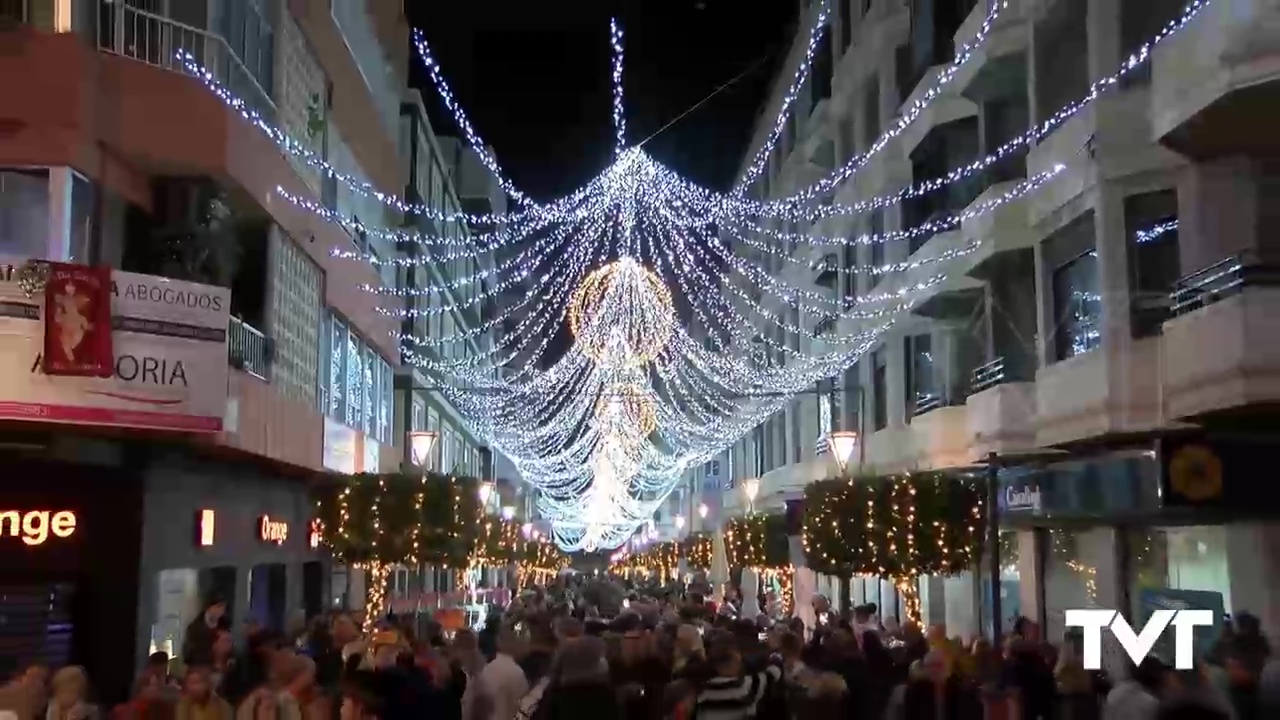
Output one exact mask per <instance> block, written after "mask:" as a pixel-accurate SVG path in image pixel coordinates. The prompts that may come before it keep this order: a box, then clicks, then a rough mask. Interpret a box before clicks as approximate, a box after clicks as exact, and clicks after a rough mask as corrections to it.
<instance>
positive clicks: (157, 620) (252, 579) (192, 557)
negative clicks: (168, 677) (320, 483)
mask: <svg viewBox="0 0 1280 720" xmlns="http://www.w3.org/2000/svg"><path fill="white" fill-rule="evenodd" d="M145 506H146V522H145V524H144V528H143V538H142V540H143V550H142V563H141V567H142V570H141V573H142V582H141V588H142V590H141V597H140V598H139V602H138V607H137V613H138V627H139V632H138V637H137V639H136V642H137V647H138V652H139V653H144V652H154V651H156V650H164V651H167V652H170V653H174V654H176V653H179V652H180V651H181V648H182V641H183V637H184V634H185V629H186V625H187V623H189V622H190V621H191V620H192V618H194V617H195V616H196V615H197V613H199V612H200V610H201V606H202V604H203V603H205V602H206V601H207V600H208V599H209V598H210V597H215V596H216V597H217V598H219V599H221V600H223V601H225V602H226V603H227V614H228V617H229V618H230V621H231V627H232V630H233V632H235V633H236V634H237V636H242V635H243V633H244V631H245V629H246V628H247V627H250V626H260V627H268V628H274V629H277V630H286V629H287V628H288V625H289V624H290V623H291V622H292V621H294V620H295V619H297V618H299V617H306V616H310V615H314V614H315V613H317V612H319V611H320V610H321V609H322V607H323V595H324V588H325V586H326V579H325V574H326V568H325V566H324V564H323V563H322V562H321V556H320V554H319V553H318V552H317V547H316V545H317V542H316V540H317V538H316V537H315V536H314V535H313V532H312V503H311V500H310V497H309V494H308V489H307V485H306V483H305V482H304V481H302V480H300V479H297V478H286V477H280V476H274V475H269V474H267V473H265V472H263V471H261V470H260V469H258V468H257V467H256V466H253V465H250V464H233V463H230V462H226V461H218V462H199V461H197V460H196V459H193V458H189V457H184V456H182V455H178V454H173V455H168V456H161V457H157V458H155V459H153V461H152V463H151V464H150V465H149V467H148V470H147V473H146V492H145Z"/></svg>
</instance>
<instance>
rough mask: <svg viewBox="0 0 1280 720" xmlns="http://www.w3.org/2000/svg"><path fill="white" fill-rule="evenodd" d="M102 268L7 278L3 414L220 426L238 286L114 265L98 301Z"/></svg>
mask: <svg viewBox="0 0 1280 720" xmlns="http://www.w3.org/2000/svg"><path fill="white" fill-rule="evenodd" d="M99 272H103V271H98V270H92V269H89V268H83V267H76V266H64V265H58V264H52V265H51V269H50V273H49V280H48V282H46V283H45V284H44V286H43V288H42V289H41V291H40V293H39V294H32V293H31V289H30V288H26V289H25V290H24V288H23V287H22V285H21V284H20V283H18V282H15V281H12V280H10V281H7V282H0V377H3V378H4V382H3V383H2V384H0V419H4V420H27V421H36V422H57V423H71V424H84V425H107V426H114V427H129V428H153V429H164V430H187V431H200V432H217V431H220V430H221V429H222V418H223V416H224V415H225V413H226V406H227V378H228V373H229V368H228V364H227V322H228V310H229V308H230V305H231V291H230V290H229V289H227V288H220V287H213V286H210V285H201V284H198V283H191V282H184V281H180V280H171V279H168V278H161V277H153V276H150V275H139V274H137V273H127V272H120V271H116V270H111V271H109V272H110V281H109V283H107V284H106V285H105V286H102V287H103V289H104V290H105V291H106V292H107V299H108V300H109V303H100V302H97V301H96V300H95V299H94V297H95V293H96V292H98V291H97V290H94V289H93V288H94V287H95V286H94V285H93V278H94V277H95V276H94V273H99ZM103 307H105V308H106V311H107V312H106V313H103V312H102V308H103ZM102 328H108V329H109V331H110V332H109V333H108V332H104V331H102ZM103 359H107V362H106V363H105V364H106V368H105V371H106V372H103V370H104V368H103V367H101V366H102V364H103V363H102V360H103ZM100 373H101V374H100ZM99 374H100V375H99Z"/></svg>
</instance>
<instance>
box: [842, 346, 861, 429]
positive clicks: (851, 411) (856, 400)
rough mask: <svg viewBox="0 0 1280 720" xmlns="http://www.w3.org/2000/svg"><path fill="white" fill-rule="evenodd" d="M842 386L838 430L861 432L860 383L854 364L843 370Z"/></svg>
mask: <svg viewBox="0 0 1280 720" xmlns="http://www.w3.org/2000/svg"><path fill="white" fill-rule="evenodd" d="M843 384H844V392H843V396H844V397H843V400H841V402H840V405H841V413H840V415H841V420H840V421H839V425H840V429H841V430H861V429H862V423H861V422H860V420H859V417H860V416H861V415H862V381H861V380H860V379H859V378H858V365H857V364H856V363H855V364H854V365H853V366H851V367H849V368H846V369H845V371H844V383H843Z"/></svg>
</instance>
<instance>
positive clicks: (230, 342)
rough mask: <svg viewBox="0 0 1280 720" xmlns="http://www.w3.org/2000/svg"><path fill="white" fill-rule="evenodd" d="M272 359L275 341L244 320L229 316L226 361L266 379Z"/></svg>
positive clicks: (269, 375) (261, 378)
mask: <svg viewBox="0 0 1280 720" xmlns="http://www.w3.org/2000/svg"><path fill="white" fill-rule="evenodd" d="M273 360H275V343H273V342H272V341H271V338H269V337H267V336H266V335H263V334H262V332H261V331H259V330H258V329H256V328H254V327H253V326H252V325H250V324H248V323H246V322H245V321H243V320H239V319H237V318H231V321H230V323H229V325H228V327H227V361H228V362H230V363H231V367H233V368H236V369H237V370H243V371H244V372H246V373H248V374H249V375H252V376H254V377H256V378H258V379H259V380H266V379H268V378H270V377H271V363H272V361H273Z"/></svg>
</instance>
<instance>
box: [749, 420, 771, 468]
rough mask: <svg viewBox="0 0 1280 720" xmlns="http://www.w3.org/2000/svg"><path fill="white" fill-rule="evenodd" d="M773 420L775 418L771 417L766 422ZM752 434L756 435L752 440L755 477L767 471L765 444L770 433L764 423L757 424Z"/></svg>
mask: <svg viewBox="0 0 1280 720" xmlns="http://www.w3.org/2000/svg"><path fill="white" fill-rule="evenodd" d="M772 421H773V418H769V420H766V421H765V422H766V423H768V422H772ZM752 434H753V435H754V436H755V437H753V438H752V440H751V450H752V454H753V455H754V457H753V458H752V474H753V475H754V476H755V477H760V476H761V475H763V474H764V473H765V466H764V463H765V452H764V446H765V437H766V435H767V434H768V433H767V432H766V428H765V426H764V425H757V426H756V427H755V429H754V430H753V431H752Z"/></svg>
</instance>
